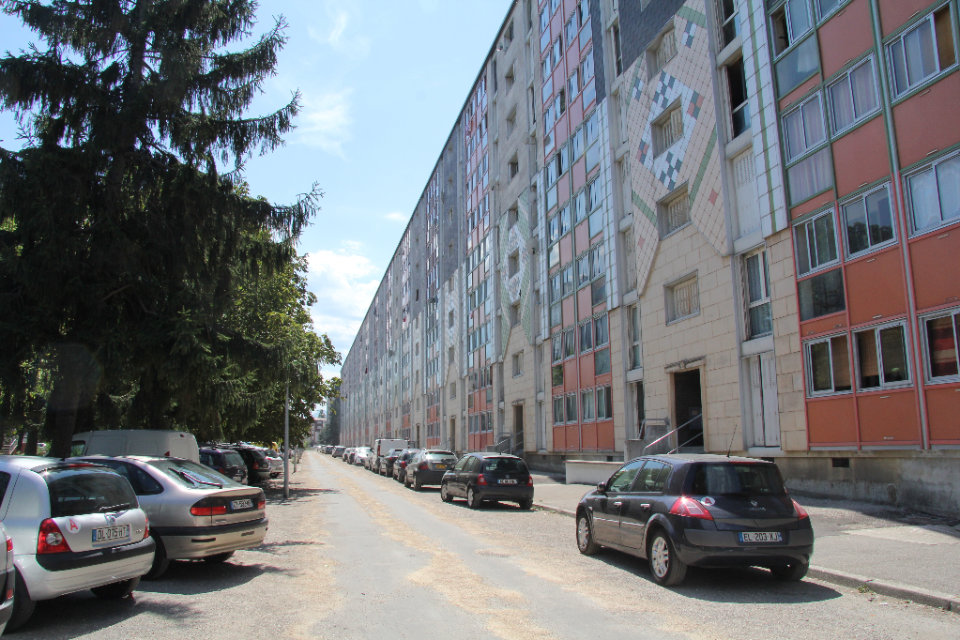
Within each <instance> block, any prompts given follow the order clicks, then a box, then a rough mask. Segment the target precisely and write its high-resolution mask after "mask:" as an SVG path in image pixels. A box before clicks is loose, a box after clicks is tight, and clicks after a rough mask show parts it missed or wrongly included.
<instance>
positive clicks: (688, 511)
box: [577, 454, 813, 586]
mask: <svg viewBox="0 0 960 640" xmlns="http://www.w3.org/2000/svg"><path fill="white" fill-rule="evenodd" d="M577 547H578V548H579V549H580V553H583V554H585V555H591V554H593V553H596V552H597V550H598V549H599V548H600V547H610V548H612V549H617V550H619V551H623V552H626V553H629V554H631V555H635V556H637V557H639V558H644V559H646V560H647V561H648V562H649V563H650V571H651V573H653V578H654V580H656V581H657V582H658V583H660V584H662V585H665V586H673V585H677V584H680V583H681V582H682V581H683V579H684V576H685V575H686V572H687V567H688V566H696V567H736V566H741V567H742V566H755V567H766V568H769V569H770V571H771V572H772V573H773V575H774V576H776V577H777V578H779V579H781V580H784V581H795V580H800V579H801V578H803V576H804V575H806V573H807V569H808V568H809V566H810V557H811V556H812V555H813V527H812V526H811V525H810V517H809V516H808V515H807V512H806V511H804V509H803V507H801V506H800V505H799V504H797V502H796V501H795V500H792V499H791V498H790V496H789V495H787V490H786V488H785V487H784V486H783V479H782V478H781V477H780V470H779V469H778V468H777V465H775V464H773V463H770V462H764V461H761V460H755V459H752V458H736V457H734V458H731V457H727V456H719V455H710V454H691V455H684V454H677V455H663V456H651V457H646V458H637V459H635V460H631V461H630V462H628V463H626V464H625V465H623V466H622V467H621V468H620V469H619V470H618V471H617V472H616V473H614V474H613V475H612V476H610V479H609V480H607V481H606V482H601V483H600V484H599V485H598V486H597V488H596V489H595V490H593V491H590V492H588V493H587V494H586V495H585V496H583V498H581V499H580V504H579V505H577Z"/></svg>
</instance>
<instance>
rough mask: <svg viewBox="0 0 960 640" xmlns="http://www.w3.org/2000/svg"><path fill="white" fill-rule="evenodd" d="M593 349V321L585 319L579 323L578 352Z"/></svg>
mask: <svg viewBox="0 0 960 640" xmlns="http://www.w3.org/2000/svg"><path fill="white" fill-rule="evenodd" d="M591 349H593V322H591V321H590V320H587V321H586V322H585V323H583V324H582V325H580V353H586V352H587V351H590V350H591Z"/></svg>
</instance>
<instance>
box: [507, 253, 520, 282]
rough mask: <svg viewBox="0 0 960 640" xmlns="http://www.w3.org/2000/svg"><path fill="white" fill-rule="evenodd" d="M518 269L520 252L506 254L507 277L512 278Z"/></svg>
mask: <svg viewBox="0 0 960 640" xmlns="http://www.w3.org/2000/svg"><path fill="white" fill-rule="evenodd" d="M519 271H520V253H519V252H515V253H513V254H512V255H510V256H507V277H509V278H512V277H513V276H515V275H517V272H519Z"/></svg>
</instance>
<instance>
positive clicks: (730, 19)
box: [717, 0, 740, 49]
mask: <svg viewBox="0 0 960 640" xmlns="http://www.w3.org/2000/svg"><path fill="white" fill-rule="evenodd" d="M717 5H718V7H717V8H718V9H719V11H718V12H717V20H718V21H719V22H720V48H721V49H723V48H724V47H725V46H727V45H728V44H730V43H731V42H733V41H734V40H736V39H737V36H738V35H740V13H739V11H738V9H739V7H737V0H719V1H718V2H717Z"/></svg>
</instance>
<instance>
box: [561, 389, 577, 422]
mask: <svg viewBox="0 0 960 640" xmlns="http://www.w3.org/2000/svg"><path fill="white" fill-rule="evenodd" d="M563 409H564V413H565V414H566V415H567V422H576V421H577V416H578V415H579V414H580V412H579V411H577V394H576V393H568V394H567V395H566V396H564V407H563Z"/></svg>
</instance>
